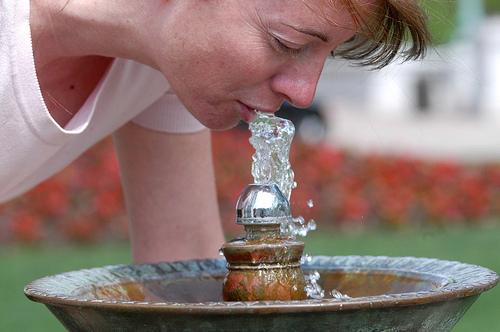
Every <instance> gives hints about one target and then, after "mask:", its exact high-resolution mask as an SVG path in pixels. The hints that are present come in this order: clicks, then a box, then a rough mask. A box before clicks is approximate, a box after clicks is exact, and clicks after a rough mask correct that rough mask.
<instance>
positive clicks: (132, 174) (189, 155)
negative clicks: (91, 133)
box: [114, 123, 224, 263]
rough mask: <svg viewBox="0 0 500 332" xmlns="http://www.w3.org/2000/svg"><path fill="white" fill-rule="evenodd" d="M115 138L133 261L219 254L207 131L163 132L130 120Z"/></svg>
mask: <svg viewBox="0 0 500 332" xmlns="http://www.w3.org/2000/svg"><path fill="white" fill-rule="evenodd" d="M114 141H115V146H116V150H117V153H118V158H119V161H120V170H121V177H122V183H123V189H124V193H125V201H126V204H127V212H128V216H129V220H130V229H131V234H130V237H131V243H132V253H133V260H134V262H137V263H139V262H157V261H174V260H186V259H194V258H216V257H218V251H219V248H220V247H221V246H222V244H223V243H224V236H223V231H222V226H221V223H220V216H219V208H218V203H217V193H216V188H215V177H214V170H213V163H212V149H211V140H210V131H208V130H204V131H201V132H198V133H194V134H166V133H161V132H157V131H152V130H149V129H146V128H143V127H141V126H138V125H136V124H133V123H129V124H127V125H125V126H124V127H123V128H121V129H120V130H119V131H118V132H117V133H116V134H115V135H114Z"/></svg>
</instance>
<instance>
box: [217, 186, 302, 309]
mask: <svg viewBox="0 0 500 332" xmlns="http://www.w3.org/2000/svg"><path fill="white" fill-rule="evenodd" d="M290 221H291V214H290V205H289V203H288V200H287V199H286V198H285V196H284V195H283V193H282V192H281V190H280V189H279V188H278V186H277V185H276V184H274V183H271V184H264V185H257V184H252V185H248V186H247V187H246V188H245V189H244V190H243V192H242V194H241V195H240V198H239V200H238V203H237V205H236V223H237V224H240V225H244V226H245V230H246V237H245V238H241V239H235V240H233V241H230V242H228V243H226V244H224V245H223V246H222V252H223V253H224V256H225V257H226V260H227V269H228V273H227V274H226V277H225V279H224V286H223V291H222V294H223V299H224V301H277V300H280V301H290V300H304V299H305V298H306V296H307V294H306V291H305V286H306V282H305V279H304V274H303V273H302V270H301V268H300V259H301V257H302V252H303V251H304V243H302V242H300V241H295V240H292V239H286V238H281V236H280V227H281V224H282V223H283V222H290Z"/></svg>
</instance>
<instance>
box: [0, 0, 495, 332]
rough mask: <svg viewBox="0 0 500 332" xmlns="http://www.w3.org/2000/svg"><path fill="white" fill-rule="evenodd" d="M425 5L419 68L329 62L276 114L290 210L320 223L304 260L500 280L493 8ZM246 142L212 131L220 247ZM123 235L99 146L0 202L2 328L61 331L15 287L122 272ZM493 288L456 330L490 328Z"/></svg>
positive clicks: (247, 155)
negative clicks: (426, 45) (291, 179)
mask: <svg viewBox="0 0 500 332" xmlns="http://www.w3.org/2000/svg"><path fill="white" fill-rule="evenodd" d="M425 2H426V4H427V10H428V13H429V16H430V20H431V25H432V31H433V33H434V35H435V36H436V39H437V45H436V47H435V48H434V49H432V50H430V54H429V56H428V57H427V58H426V59H425V60H423V61H418V62H408V63H403V64H401V63H396V64H394V65H391V66H389V67H388V68H384V69H383V70H380V71H367V70H366V69H363V68H358V67H356V66H353V65H352V64H349V63H347V62H344V61H342V60H338V59H335V60H331V61H328V63H327V64H326V65H325V71H324V74H323V76H322V78H321V81H320V84H319V86H318V91H317V98H316V100H315V103H314V104H313V105H312V106H311V107H310V108H309V109H307V110H297V109H295V108H293V107H291V106H290V105H284V107H283V108H282V110H281V111H280V112H279V115H280V116H283V117H287V118H289V119H291V120H292V121H293V122H294V123H295V125H296V128H297V133H296V138H295V139H294V142H293V144H292V151H291V156H290V159H291V164H292V168H293V170H294V171H295V180H296V181H297V183H298V186H297V188H296V189H294V191H293V192H292V197H291V207H292V214H294V216H299V215H301V216H303V217H304V218H305V219H306V220H310V219H314V220H315V221H316V223H317V225H318V230H317V231H315V232H311V233H310V234H309V235H308V236H306V237H304V238H299V239H300V240H303V241H304V242H305V243H306V252H309V253H312V254H313V255H387V256H417V257H433V258H440V259H446V260H457V261H461V262H464V263H471V264H477V265H481V266H484V267H487V268H490V269H492V270H495V271H496V272H500V255H498V254H497V253H498V252H500V222H499V221H500V135H499V134H498V133H499V132H500V1H498V0H484V1H481V0H461V1H456V2H455V1H434V0H427V1H425ZM249 137H250V133H249V132H248V130H247V129H246V127H245V126H244V125H242V126H239V127H237V128H235V129H233V130H230V131H225V132H216V133H214V135H213V147H214V156H215V163H216V172H217V186H218V195H219V202H220V206H221V214H222V218H223V222H224V227H225V230H226V233H227V236H228V238H232V237H234V236H236V235H238V234H240V233H241V232H242V230H241V229H239V228H238V227H237V226H236V225H235V224H234V217H235V216H234V208H235V205H236V200H237V198H238V196H239V195H240V193H241V190H242V189H243V188H244V187H245V186H246V185H247V184H248V183H251V182H253V179H252V177H251V173H250V169H251V156H252V154H253V148H252V147H251V145H250V143H249V142H248V138H249ZM234 156H238V158H234ZM311 201H312V203H313V204H311ZM127 238H128V227H127V218H126V215H125V211H124V206H123V198H122V192H121V186H120V182H119V170H118V165H117V160H116V155H115V154H114V151H113V147H112V143H111V140H110V139H109V138H108V139H106V140H104V141H103V142H101V143H100V144H98V145H97V146H95V147H94V148H93V149H92V150H90V151H88V152H87V153H85V154H84V155H83V156H81V157H80V158H79V159H78V160H76V161H75V162H74V163H72V164H71V165H70V166H69V167H67V168H66V169H64V170H63V171H61V172H60V173H58V174H57V175H56V176H54V177H53V178H51V179H49V180H47V181H45V182H44V183H42V184H40V185H39V186H38V187H36V188H35V189H33V190H32V191H30V192H29V193H27V194H25V195H23V196H22V197H20V198H18V199H16V200H14V201H12V202H9V203H7V204H3V205H0V264H1V268H0V282H1V286H0V287H1V292H0V294H1V296H0V327H2V330H5V331H63V328H62V326H60V324H59V323H58V322H57V321H56V319H55V318H53V317H52V315H51V314H50V313H49V311H48V310H47V309H45V308H44V307H43V305H39V304H35V303H31V302H30V301H29V300H27V299H26V298H25V297H24V295H23V293H22V289H23V287H24V286H25V285H26V284H27V283H28V282H30V281H32V280H34V279H37V278H40V277H43V276H46V275H52V274H56V273H60V272H64V271H70V270H75V269H82V268H89V267H94V266H103V265H107V264H121V263H130V261H131V258H130V253H129V248H128V243H127ZM499 287H500V286H499ZM499 287H497V288H495V289H493V290H491V291H489V292H487V293H485V294H483V295H481V297H480V298H479V300H478V301H477V303H476V304H474V305H473V306H472V308H471V309H470V310H469V312H468V313H467V314H466V315H465V316H464V318H463V319H462V320H461V321H460V322H459V324H458V325H457V327H456V328H455V330H454V331H496V330H497V329H498V323H499V319H498V318H497V317H498V315H497V313H498V311H499V310H500V302H499V301H498V297H499V296H500V288H499Z"/></svg>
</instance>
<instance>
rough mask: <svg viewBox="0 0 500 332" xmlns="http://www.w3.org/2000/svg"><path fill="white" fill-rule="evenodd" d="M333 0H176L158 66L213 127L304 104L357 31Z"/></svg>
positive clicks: (191, 107) (193, 111)
mask: <svg viewBox="0 0 500 332" xmlns="http://www.w3.org/2000/svg"><path fill="white" fill-rule="evenodd" d="M332 1H333V3H334V4H335V7H337V8H332V6H331V5H330V6H327V5H325V3H324V0H303V1H301V0H225V1H222V0H188V1H176V2H174V3H175V6H176V10H175V11H173V12H172V13H171V14H170V15H171V16H170V17H169V18H167V19H166V22H167V23H166V25H165V26H164V31H163V32H162V33H163V34H164V35H166V38H165V42H164V44H162V45H159V50H158V51H159V53H158V54H160V56H159V57H157V58H158V59H160V60H159V61H158V60H157V63H158V68H159V69H160V70H161V71H162V72H163V73H164V74H165V76H166V77H167V79H168V81H169V82H170V84H171V86H172V88H173V89H174V91H175V92H176V93H177V96H178V97H179V98H180V100H181V101H182V103H183V104H184V105H185V106H186V108H187V109H188V110H189V111H190V112H191V114H193V115H194V116H195V117H196V118H197V119H198V120H199V121H200V122H201V123H203V124H204V125H205V126H207V127H209V128H211V129H226V128H230V127H233V126H235V125H236V124H237V123H238V122H239V121H240V120H245V121H250V120H252V119H253V118H254V117H255V115H254V113H253V110H254V109H256V110H260V111H263V112H275V111H277V110H278V109H279V107H280V105H281V103H282V102H283V101H284V100H288V101H289V102H290V103H292V104H293V105H295V106H297V107H300V108H304V107H307V106H309V105H310V104H311V103H312V101H313V97H314V93H315V90H316V85H317V83H318V80H319V77H320V74H321V71H322V69H323V65H324V62H325V60H326V58H327V56H328V55H329V54H330V52H331V51H332V50H333V49H335V48H336V47H337V46H338V45H340V44H341V43H343V42H344V41H346V40H348V39H349V38H351V37H352V36H353V35H354V31H356V30H357V27H356V26H355V24H354V23H353V19H352V17H351V15H350V14H349V12H348V11H347V10H346V9H345V8H344V7H343V5H342V4H341V3H340V1H335V0H332ZM374 2H376V1H375V0H367V1H366V3H367V4H366V6H367V9H369V10H370V9H371V8H372V7H373V3H374ZM318 13H322V15H318ZM324 17H328V18H329V20H330V21H333V22H335V24H332V23H330V22H328V21H327V20H326V19H324Z"/></svg>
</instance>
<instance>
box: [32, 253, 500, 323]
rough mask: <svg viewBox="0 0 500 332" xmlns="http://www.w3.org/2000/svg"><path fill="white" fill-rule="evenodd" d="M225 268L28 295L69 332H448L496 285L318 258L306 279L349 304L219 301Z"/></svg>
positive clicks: (46, 286)
mask: <svg viewBox="0 0 500 332" xmlns="http://www.w3.org/2000/svg"><path fill="white" fill-rule="evenodd" d="M225 266H226V262H225V260H224V259H219V260H200V261H197V260H193V261H185V262H175V263H160V264H140V265H134V264H132V265H118V266H107V267H103V268H94V269H90V270H81V271H75V272H69V273H64V274H60V275H55V276H51V277H45V278H42V279H39V280H36V281H33V282H32V283H30V284H29V285H27V286H26V288H25V293H26V295H27V296H28V298H30V299H31V300H33V301H37V302H41V303H44V304H45V305H46V306H47V307H48V308H49V309H50V311H51V312H52V313H53V314H54V315H55V316H56V317H57V318H58V319H59V320H60V321H61V323H62V324H63V325H64V326H65V327H66V328H67V329H68V330H70V331H118V330H119V331H185V330H189V331H212V330H213V331H226V330H231V331H235V330H238V331H250V330H258V331H327V330H336V331H449V330H451V329H452V327H453V326H454V325H455V324H456V323H457V322H458V320H459V319H460V318H461V317H462V316H463V315H464V313H465V312H466V311H467V309H468V308H469V307H470V306H471V305H472V303H473V302H474V301H475V300H476V299H477V298H478V297H479V295H480V294H481V293H482V292H484V291H486V290H489V289H491V288H493V287H494V286H495V285H496V284H497V283H498V275H497V274H496V273H495V272H493V271H491V270H488V269H485V268H482V267H479V266H474V265H468V264H462V263H458V262H449V261H442V260H436V259H427V258H412V257H403V258H388V257H369V256H367V257H359V256H347V257H324V256H323V257H315V258H313V259H312V260H311V261H310V262H307V263H305V264H304V266H303V270H304V273H305V274H308V273H312V272H313V271H319V273H320V275H321V278H320V280H319V284H320V285H321V286H322V287H323V289H324V290H325V291H326V294H329V293H330V291H332V290H337V291H339V292H341V293H343V294H346V295H348V296H350V297H351V299H347V300H338V299H335V298H331V296H330V297H329V298H328V296H327V298H324V299H322V300H315V299H310V300H303V301H287V302H276V301H274V302H273V301H267V302H222V300H221V299H222V295H221V289H222V282H223V278H224V275H225V274H226V267H225Z"/></svg>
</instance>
